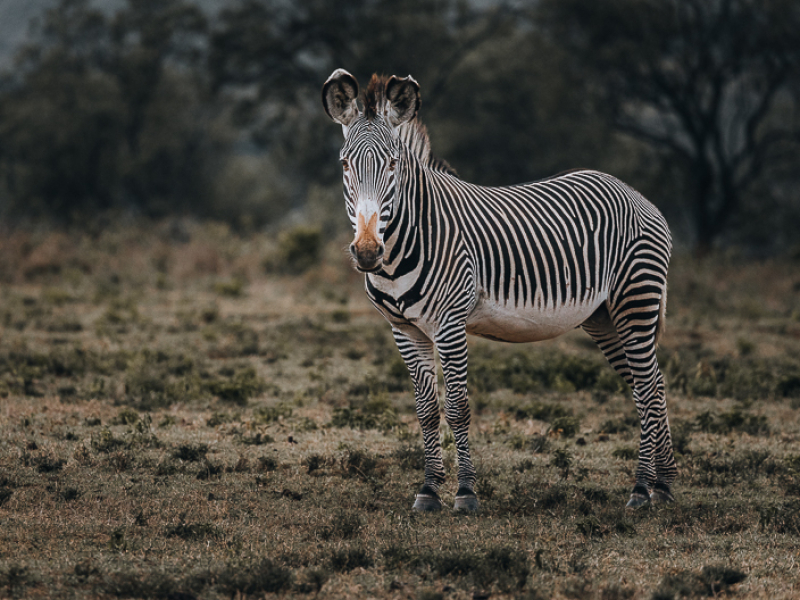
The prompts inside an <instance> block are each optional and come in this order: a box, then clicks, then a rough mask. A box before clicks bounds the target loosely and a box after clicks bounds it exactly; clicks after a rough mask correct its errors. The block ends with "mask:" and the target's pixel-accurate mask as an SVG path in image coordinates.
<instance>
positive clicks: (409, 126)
mask: <svg viewBox="0 0 800 600" xmlns="http://www.w3.org/2000/svg"><path fill="white" fill-rule="evenodd" d="M397 135H398V137H399V138H400V141H401V142H403V143H404V144H405V145H406V146H407V147H408V149H409V150H410V151H411V152H412V154H414V155H415V156H416V157H417V159H419V162H420V163H421V164H422V165H423V166H425V167H428V168H429V169H431V170H432V171H439V172H440V173H448V174H450V175H455V176H458V173H456V170H455V169H454V168H453V167H451V166H450V165H449V164H448V162H447V161H446V160H444V159H442V158H438V157H436V156H434V155H433V154H431V140H430V138H429V137H428V128H427V127H425V125H424V124H422V123H421V122H420V121H419V120H418V119H412V120H411V121H409V122H408V123H404V124H403V125H401V126H400V129H399V130H398V132H397Z"/></svg>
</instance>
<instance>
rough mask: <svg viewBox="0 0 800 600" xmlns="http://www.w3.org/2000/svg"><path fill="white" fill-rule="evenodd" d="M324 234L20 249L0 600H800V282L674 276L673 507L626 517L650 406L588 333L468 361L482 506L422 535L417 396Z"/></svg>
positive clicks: (185, 236) (702, 268) (21, 243)
mask: <svg viewBox="0 0 800 600" xmlns="http://www.w3.org/2000/svg"><path fill="white" fill-rule="evenodd" d="M315 241H317V237H315V235H314V232H313V231H311V232H309V231H304V230H301V229H298V230H294V231H292V232H289V233H285V234H284V235H282V236H276V237H275V239H268V238H267V236H260V237H246V238H241V237H238V236H236V235H234V234H232V233H231V232H230V231H229V230H227V229H226V228H225V227H223V226H218V225H209V224H196V223H195V224H193V223H163V224H159V225H157V226H154V227H150V228H145V227H141V226H132V227H130V228H124V227H123V226H121V225H120V226H117V227H114V228H111V229H110V230H108V231H98V232H96V233H95V234H93V235H92V234H83V235H77V234H76V235H67V234H58V233H52V232H41V233H36V232H34V233H19V232H11V233H8V232H6V233H5V234H4V235H3V236H2V239H1V240H0V281H2V291H1V292H0V299H1V300H2V301H1V302H0V597H3V598H5V597H9V598H164V599H172V600H189V599H191V598H233V597H246V598H262V597H274V596H280V597H285V598H306V597H320V598H387V599H388V598H393V599H405V598H410V599H425V600H433V599H451V598H452V599H479V598H493V599H495V598H498V599H499V598H521V599H530V600H534V599H544V598H571V599H582V598H596V599H602V600H617V599H619V600H622V599H628V598H631V599H633V598H646V599H650V598H652V599H659V600H662V599H663V600H666V599H669V598H702V597H717V596H725V595H730V596H733V597H736V598H787V599H788V598H797V597H800V420H799V419H798V415H799V414H800V262H798V261H795V262H792V261H789V260H785V261H766V262H758V263H754V262H743V261H741V260H739V259H736V258H735V257H730V256H714V257H710V258H707V259H705V260H703V261H696V260H693V259H689V258H686V257H681V256H678V257H676V258H675V260H674V261H673V265H672V270H671V279H670V304H669V319H668V327H667V332H666V335H665V337H664V339H663V342H662V346H661V348H660V351H659V352H660V355H659V358H660V362H661V365H662V367H663V370H664V373H665V376H666V378H667V382H668V403H669V407H670V417H671V424H672V429H673V436H674V439H675V445H676V450H677V453H678V464H679V468H680V476H679V480H678V481H677V482H676V485H675V489H674V491H675V493H676V497H677V502H676V503H675V504H674V505H672V506H665V507H657V508H656V507H653V508H645V509H643V510H639V511H635V512H631V511H627V510H626V509H625V508H624V506H625V502H626V501H627V499H628V494H629V492H630V489H631V487H632V483H633V473H634V470H635V465H636V460H635V459H636V448H637V438H638V422H637V419H636V416H635V415H636V413H635V409H634V407H633V403H632V400H631V398H630V395H629V394H628V393H627V392H626V391H625V390H624V389H623V387H622V382H621V380H619V379H618V378H617V377H616V375H614V373H613V371H612V370H611V368H610V367H608V366H607V365H606V364H605V363H604V360H603V358H602V356H601V354H600V352H599V351H598V350H597V349H596V348H594V347H592V344H591V342H590V340H589V338H588V337H587V336H586V335H585V334H583V333H582V332H581V331H575V332H573V333H572V334H570V335H568V336H565V337H563V338H561V339H558V340H555V341H552V342H546V343H541V344H538V345H525V346H514V345H504V344H497V343H492V342H486V341H482V340H477V339H473V340H471V342H470V344H471V345H470V362H471V365H470V384H471V391H470V395H471V404H472V407H473V411H474V418H473V429H472V446H473V452H474V456H475V460H476V465H477V467H478V470H479V482H478V493H479V496H480V498H481V503H482V504H481V507H482V510H481V512H480V513H479V514H477V515H459V514H453V513H451V512H450V511H448V510H445V511H442V512H441V513H438V514H415V513H413V512H412V511H411V510H410V509H411V504H412V502H413V497H414V493H415V491H416V489H417V487H418V486H419V484H420V483H421V479H422V450H421V439H420V435H419V428H418V426H417V424H416V418H415V415H414V411H413V398H412V391H411V384H410V380H409V377H408V375H407V373H406V371H405V367H404V365H403V364H402V362H401V361H400V358H399V354H398V353H397V351H396V349H395V347H394V344H393V342H392V339H391V335H390V332H389V328H388V326H387V325H386V324H385V323H384V322H383V320H382V318H381V317H380V316H379V315H378V314H377V313H376V312H375V311H374V310H373V309H372V308H371V307H370V306H369V305H368V303H367V301H366V299H365V297H364V294H363V291H362V287H363V283H362V281H361V276H359V275H358V274H356V273H353V272H352V271H351V270H350V267H349V264H348V261H347V259H346V258H345V255H344V252H343V251H342V250H341V249H342V248H343V247H344V246H345V245H346V240H341V241H340V242H339V243H331V244H330V245H327V246H324V247H323V248H322V249H321V251H320V256H321V258H320V259H319V260H317V261H314V260H313V256H309V254H310V253H309V252H307V251H306V250H307V249H308V247H309V244H310V245H311V246H313V244H314V242H315ZM298 272H300V274H297V273H298ZM442 439H443V445H444V448H445V460H446V465H447V466H448V469H449V473H450V474H451V475H452V477H451V479H450V480H449V482H448V484H447V485H446V487H445V489H444V493H443V495H444V500H445V502H446V503H447V504H452V495H453V494H454V492H455V481H454V475H455V469H454V467H455V465H454V462H455V451H454V448H453V440H452V436H451V435H449V432H448V431H446V428H444V427H443V432H442Z"/></svg>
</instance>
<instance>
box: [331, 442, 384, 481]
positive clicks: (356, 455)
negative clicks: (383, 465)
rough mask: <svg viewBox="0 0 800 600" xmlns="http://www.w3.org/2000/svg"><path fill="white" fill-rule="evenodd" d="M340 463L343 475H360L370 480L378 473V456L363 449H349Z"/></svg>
mask: <svg viewBox="0 0 800 600" xmlns="http://www.w3.org/2000/svg"><path fill="white" fill-rule="evenodd" d="M339 464H340V467H341V472H342V475H343V476H345V477H360V478H361V479H364V480H369V479H373V478H374V477H375V476H376V475H378V465H379V460H378V457H377V456H375V455H373V454H368V453H366V452H363V451H361V450H352V449H349V450H347V451H346V452H345V453H344V455H343V456H342V458H341V460H340V462H339Z"/></svg>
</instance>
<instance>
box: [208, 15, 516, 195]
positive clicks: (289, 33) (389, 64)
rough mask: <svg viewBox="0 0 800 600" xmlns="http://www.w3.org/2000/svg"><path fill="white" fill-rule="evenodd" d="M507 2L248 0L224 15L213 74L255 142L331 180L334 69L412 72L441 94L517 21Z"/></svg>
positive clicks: (430, 94)
mask: <svg viewBox="0 0 800 600" xmlns="http://www.w3.org/2000/svg"><path fill="white" fill-rule="evenodd" d="M503 8H504V7H499V8H495V9H491V10H486V9H483V10H479V9H477V8H475V7H474V6H472V5H471V4H469V3H466V2H462V1H459V0H437V1H435V2H430V1H425V0H405V1H398V0H391V1H390V0H347V1H344V2H337V3H331V2H325V1H324V0H298V1H296V2H291V3H287V2H276V1H274V0H243V1H241V2H238V3H237V4H236V5H235V6H233V7H231V8H226V9H224V10H223V11H222V12H221V13H220V23H219V26H218V28H217V29H216V30H215V31H214V34H213V35H212V51H211V58H210V63H209V64H210V71H211V76H212V78H213V81H214V85H215V89H217V90H218V91H219V92H220V93H221V94H223V95H224V96H225V97H227V98H228V99H231V100H232V101H233V102H234V103H235V110H234V116H235V118H236V120H237V122H238V123H239V124H240V125H242V126H245V127H248V128H250V130H251V132H252V134H253V136H252V139H253V140H254V141H255V142H256V143H257V144H258V145H260V146H261V147H264V148H268V149H269V150H270V151H271V152H272V153H273V154H275V155H276V158H277V159H279V160H281V159H283V160H284V161H285V164H286V165H287V168H288V169H289V170H291V171H293V172H294V175H295V177H296V178H297V179H298V180H316V181H318V182H319V181H321V182H326V183H330V182H332V181H334V180H335V179H336V177H338V165H337V163H336V161H334V160H331V157H332V156H335V153H336V151H337V149H338V147H339V146H340V145H341V132H340V131H339V130H337V129H336V128H334V127H331V126H330V122H329V121H328V119H327V117H326V116H325V115H324V113H323V111H322V110H321V107H320V100H319V93H320V89H321V86H322V83H323V82H324V81H325V79H326V78H327V76H328V75H329V74H330V73H331V72H332V71H333V70H334V69H335V68H338V67H344V68H346V69H348V70H349V71H351V72H352V73H353V74H354V75H356V76H357V77H358V78H360V79H361V83H362V85H365V84H366V81H367V79H368V78H369V77H370V75H371V74H372V73H373V72H378V73H389V74H398V75H406V74H409V73H410V74H412V75H413V76H414V78H415V79H417V80H418V81H419V82H420V84H421V85H422V89H423V94H424V96H425V98H432V99H434V102H435V101H436V99H437V98H438V99H441V98H443V97H444V96H445V94H444V93H442V89H443V88H444V87H446V85H447V82H448V80H449V77H450V75H451V73H452V70H453V69H454V68H455V67H457V66H458V64H459V63H460V61H461V60H463V58H464V57H466V56H467V54H468V53H469V52H470V51H471V50H473V49H474V48H475V47H477V46H479V45H481V44H482V43H484V42H485V41H487V40H489V39H491V38H492V37H493V36H495V35H497V34H499V32H500V31H501V30H502V28H503V27H504V26H507V24H508V23H510V22H511V21H512V20H513V17H514V13H513V12H511V11H510V10H507V9H506V10H504V9H503ZM425 102H426V104H425V106H426V109H425V110H426V113H425V117H424V118H425V120H426V123H429V116H430V115H431V112H429V107H430V105H429V104H427V103H428V100H425Z"/></svg>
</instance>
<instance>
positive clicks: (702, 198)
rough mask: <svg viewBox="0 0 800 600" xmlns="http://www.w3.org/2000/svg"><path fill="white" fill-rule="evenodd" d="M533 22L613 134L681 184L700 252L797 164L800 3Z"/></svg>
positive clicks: (671, 8)
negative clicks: (673, 171) (595, 101)
mask: <svg viewBox="0 0 800 600" xmlns="http://www.w3.org/2000/svg"><path fill="white" fill-rule="evenodd" d="M536 16H537V19H538V23H539V24H540V26H541V27H543V29H544V31H546V33H547V35H548V36H549V37H550V39H552V40H554V42H557V43H558V44H560V45H561V46H562V47H564V48H565V49H566V50H567V51H568V52H570V53H571V55H572V57H573V59H574V61H575V62H576V63H577V64H580V65H581V67H582V68H583V69H585V76H586V83H585V89H586V90H587V91H590V92H592V93H593V94H594V95H595V97H596V98H599V100H600V105H601V106H602V107H603V109H604V110H605V111H606V114H607V115H608V116H609V119H610V120H611V122H612V123H613V125H614V127H616V128H617V129H618V130H619V131H622V132H624V133H626V134H629V135H631V136H633V137H635V138H637V139H639V140H642V141H644V142H646V143H647V144H649V145H651V146H653V147H654V148H656V149H658V150H659V151H660V152H661V154H662V157H663V160H664V161H665V164H666V165H670V164H671V165H673V166H675V167H676V168H677V170H678V172H679V173H680V174H681V175H682V179H683V182H684V187H685V190H686V192H687V195H688V196H689V200H690V210H691V211H692V221H693V224H694V236H695V243H696V246H697V248H698V249H699V250H700V251H704V250H707V249H708V248H710V247H711V245H712V244H713V243H714V242H715V241H716V240H717V239H718V238H719V237H720V236H721V235H722V234H723V233H724V232H726V230H727V228H729V227H730V226H731V224H732V223H735V221H736V219H737V217H738V216H739V215H738V214H737V213H740V212H741V211H742V210H743V204H745V203H746V201H747V200H752V199H757V198H758V195H757V194H756V190H758V192H759V193H760V194H763V193H774V191H775V190H776V189H777V188H778V187H779V185H780V183H781V182H780V181H777V180H772V181H769V180H768V178H770V177H776V176H777V174H778V173H779V172H780V169H777V168H776V163H784V164H785V163H786V162H787V161H791V162H792V163H794V164H796V163H797V159H798V158H799V157H800V120H798V117H800V113H799V112H798V111H799V110H800V96H798V94H797V87H796V78H797V76H798V73H800V36H798V34H797V32H798V31H800V4H798V3H797V2H795V1H793V0H606V1H604V2H592V1H589V0H542V2H541V3H540V5H539V7H538V11H537V15H536ZM795 177H796V175H795ZM773 184H774V185H773Z"/></svg>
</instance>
